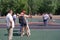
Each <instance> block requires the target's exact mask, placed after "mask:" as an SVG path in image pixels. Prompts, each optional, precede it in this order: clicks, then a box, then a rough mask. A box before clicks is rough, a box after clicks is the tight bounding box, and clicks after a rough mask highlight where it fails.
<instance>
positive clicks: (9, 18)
mask: <svg viewBox="0 0 60 40" xmlns="http://www.w3.org/2000/svg"><path fill="white" fill-rule="evenodd" d="M10 21H12V25H11V24H10ZM6 22H7V27H8V28H9V27H10V25H11V26H12V27H13V28H14V21H13V17H12V15H11V14H10V13H8V14H7V16H6Z"/></svg>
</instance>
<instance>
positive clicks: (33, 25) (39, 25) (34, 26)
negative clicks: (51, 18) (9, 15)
mask: <svg viewBox="0 0 60 40" xmlns="http://www.w3.org/2000/svg"><path fill="white" fill-rule="evenodd" d="M15 26H16V27H15V28H19V24H16V25H15ZM29 26H30V28H31V29H60V24H58V23H48V26H44V25H43V23H42V22H31V23H29ZM0 28H7V27H6V24H0Z"/></svg>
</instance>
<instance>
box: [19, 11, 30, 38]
mask: <svg viewBox="0 0 60 40" xmlns="http://www.w3.org/2000/svg"><path fill="white" fill-rule="evenodd" d="M25 13H26V12H25V10H23V11H22V12H21V14H20V15H19V17H20V18H22V21H20V24H21V37H23V35H24V31H25V30H26V33H27V36H30V29H29V26H28V20H27V18H29V17H31V16H30V15H26V14H25Z"/></svg>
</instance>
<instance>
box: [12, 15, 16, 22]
mask: <svg viewBox="0 0 60 40" xmlns="http://www.w3.org/2000/svg"><path fill="white" fill-rule="evenodd" d="M16 18H17V16H16V14H13V20H14V22H15V21H16Z"/></svg>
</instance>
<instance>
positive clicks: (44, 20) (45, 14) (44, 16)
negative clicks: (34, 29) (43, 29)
mask: <svg viewBox="0 0 60 40" xmlns="http://www.w3.org/2000/svg"><path fill="white" fill-rule="evenodd" d="M48 19H49V15H48V14H47V13H44V14H43V22H44V25H45V26H47V25H48Z"/></svg>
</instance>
